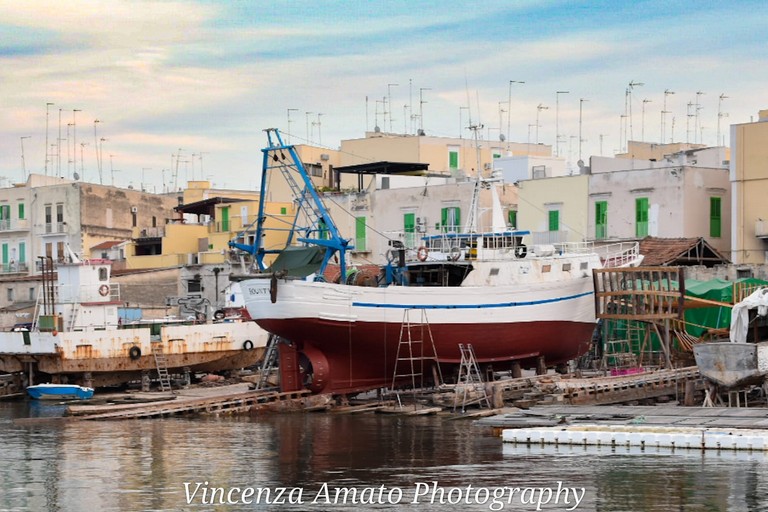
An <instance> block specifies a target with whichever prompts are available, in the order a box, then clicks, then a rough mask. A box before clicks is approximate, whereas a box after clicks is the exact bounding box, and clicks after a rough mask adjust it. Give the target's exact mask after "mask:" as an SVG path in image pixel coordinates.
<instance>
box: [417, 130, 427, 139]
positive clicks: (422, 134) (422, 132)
mask: <svg viewBox="0 0 768 512" xmlns="http://www.w3.org/2000/svg"><path fill="white" fill-rule="evenodd" d="M417 133H418V134H419V135H420V136H422V137H423V136H424V135H425V133H424V130H422V129H421V128H419V131H418V132H417Z"/></svg>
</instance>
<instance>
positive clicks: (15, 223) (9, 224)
mask: <svg viewBox="0 0 768 512" xmlns="http://www.w3.org/2000/svg"><path fill="white" fill-rule="evenodd" d="M28 229H29V220H28V219H4V220H0V231H26V230H28Z"/></svg>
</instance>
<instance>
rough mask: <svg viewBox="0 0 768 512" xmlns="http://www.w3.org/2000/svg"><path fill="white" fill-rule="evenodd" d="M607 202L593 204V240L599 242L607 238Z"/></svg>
mask: <svg viewBox="0 0 768 512" xmlns="http://www.w3.org/2000/svg"><path fill="white" fill-rule="evenodd" d="M607 224H608V202H607V201H597V202H596V203H595V238H597V239H598V240H601V239H603V238H606V237H607V236H608V230H607V227H608V226H607Z"/></svg>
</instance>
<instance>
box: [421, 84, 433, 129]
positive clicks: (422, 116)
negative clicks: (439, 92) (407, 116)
mask: <svg viewBox="0 0 768 512" xmlns="http://www.w3.org/2000/svg"><path fill="white" fill-rule="evenodd" d="M431 90H432V88H431V87H420V88H419V135H424V104H425V103H426V101H424V91H431Z"/></svg>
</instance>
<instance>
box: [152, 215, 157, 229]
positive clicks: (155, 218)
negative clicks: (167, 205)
mask: <svg viewBox="0 0 768 512" xmlns="http://www.w3.org/2000/svg"><path fill="white" fill-rule="evenodd" d="M152 227H153V228H156V227H157V217H155V216H154V215H153V216H152Z"/></svg>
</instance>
